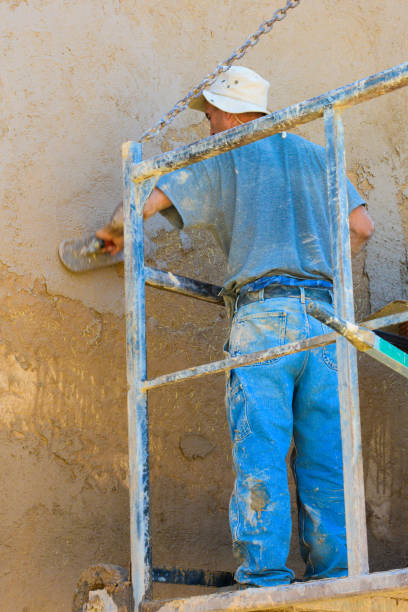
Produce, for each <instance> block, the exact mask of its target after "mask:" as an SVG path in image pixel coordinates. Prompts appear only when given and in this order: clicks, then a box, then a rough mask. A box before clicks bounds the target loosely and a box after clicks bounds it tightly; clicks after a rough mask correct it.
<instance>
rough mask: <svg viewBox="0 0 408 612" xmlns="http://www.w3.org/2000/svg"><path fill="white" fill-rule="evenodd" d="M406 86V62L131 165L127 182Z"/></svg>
mask: <svg viewBox="0 0 408 612" xmlns="http://www.w3.org/2000/svg"><path fill="white" fill-rule="evenodd" d="M405 85H408V62H405V63H403V64H399V65H398V66H394V67H393V68H390V69H389V70H384V71H383V72H378V73H377V74H373V75H371V76H369V77H367V78H365V79H361V80H360V81H355V82H354V83H352V84H351V85H345V86H344V87H339V88H338V89H333V90H332V91H329V92H327V93H325V94H322V95H320V96H317V97H315V98H311V99H309V100H305V101H304V102H300V103H299V104H293V105H292V106H288V107H287V108H285V109H283V110H280V111H276V112H275V113H272V114H271V115H266V116H265V117H261V118H260V119H255V120H254V121H251V122H249V123H245V124H244V125H239V126H238V127H235V128H232V129H231V130H228V131H226V132H222V133H220V134H215V135H214V136H209V137H208V138H204V139H203V140H199V141H198V142H193V143H192V144H189V145H187V146H185V147H180V148H179V149H175V150H174V151H170V152H168V153H163V154H162V155H157V156H156V157H152V158H150V159H147V160H145V161H142V162H140V163H138V164H135V165H133V167H132V171H131V178H132V180H133V181H135V182H136V183H140V182H142V181H144V180H146V179H148V178H151V177H153V176H160V175H163V174H167V173H168V172H172V171H173V170H178V169H179V168H184V167H186V166H189V165H190V164H194V163H196V162H198V161H201V160H203V159H208V158H209V157H215V156H216V155H219V154H220V153H224V152H225V151H229V150H230V149H234V148H237V147H242V146H243V145H246V144H249V143H251V142H255V141H256V140H261V139H262V138H266V137H267V136H272V135H273V134H276V133H278V132H283V131H285V130H290V129H292V128H294V127H295V126H297V125H301V124H302V123H308V122H309V121H314V120H315V119H318V118H319V117H322V116H323V114H324V112H325V110H327V107H328V106H332V107H333V108H337V109H343V108H346V107H348V106H354V105H355V104H360V103H361V102H365V101H366V100H370V99H372V98H377V97H378V96H382V95H383V94H386V93H388V92H390V91H393V90H394V89H399V88H400V87H404V86H405Z"/></svg>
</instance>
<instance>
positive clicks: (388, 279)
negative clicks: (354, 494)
mask: <svg viewBox="0 0 408 612" xmlns="http://www.w3.org/2000/svg"><path fill="white" fill-rule="evenodd" d="M281 4H283V1H281V2H279V0H274V1H273V2H270V1H269V0H268V1H267V0H251V1H248V0H233V1H232V0H229V1H225V2H218V1H215V0H206V1H205V2H191V1H190V0H161V1H158V0H150V1H149V2H142V1H141V0H71V1H66V0H65V1H64V0H3V2H2V3H0V23H1V24H2V30H3V31H4V36H3V37H2V42H1V54H0V57H1V60H0V61H1V70H0V85H1V93H2V102H3V104H2V113H1V117H0V136H1V141H0V142H1V144H0V146H1V159H2V164H1V168H2V194H1V221H2V228H3V232H2V240H1V241H0V274H1V285H0V292H1V301H0V312H1V317H0V326H1V340H0V361H1V369H0V409H1V411H0V437H1V445H0V449H1V450H0V453H1V462H2V470H1V473H0V483H1V485H0V486H1V489H0V490H1V497H2V502H1V504H0V519H1V520H0V556H1V559H2V562H1V571H0V592H1V595H0V609H1V610H2V611H3V610H4V611H5V612H9V611H10V612H11V611H13V612H14V611H23V612H40V611H41V612H56V611H57V610H58V612H65V611H68V610H69V609H70V605H71V599H72V594H73V591H74V588H75V583H76V580H77V579H78V576H79V574H80V572H81V570H82V569H84V568H85V567H87V566H88V565H90V564H92V563H94V562H103V561H106V562H110V563H117V564H121V565H126V564H127V563H128V561H129V546H128V497H127V435H126V427H127V424H126V404H125V397H126V382H125V357H124V319H123V270H122V268H121V266H117V267H114V268H111V269H106V270H101V271H98V272H94V273H88V274H84V275H73V274H70V273H68V272H67V271H66V270H65V269H64V268H63V267H62V266H61V265H60V263H59V261H58V257H57V246H58V244H59V242H60V240H62V239H65V238H71V237H72V238H74V237H79V236H81V235H83V234H84V233H87V232H90V231H92V230H94V229H95V228H96V227H99V226H100V225H101V224H102V223H104V222H105V220H107V218H108V217H109V215H110V212H111V210H112V208H113V206H114V205H115V204H116V203H117V201H119V200H120V198H121V158H120V145H121V143H122V142H123V141H126V140H129V139H137V138H138V136H139V135H140V134H141V133H142V132H143V131H144V130H145V129H146V128H147V127H149V126H150V125H151V124H152V123H153V122H154V121H155V120H156V119H157V118H158V117H159V116H160V115H161V114H162V113H163V112H165V111H166V110H168V109H169V108H170V107H171V106H172V105H173V103H174V102H175V101H176V100H177V99H179V98H180V97H181V96H183V95H184V94H185V93H186V91H188V90H189V89H190V87H191V86H192V85H193V84H194V83H196V82H198V81H199V80H201V78H202V77H203V76H204V75H205V74H207V73H208V72H209V71H210V70H211V69H212V68H213V67H214V66H215V65H216V64H217V63H218V62H219V61H220V60H222V59H224V58H225V57H227V56H228V55H229V53H230V51H231V49H232V48H234V47H235V46H237V45H238V44H240V43H241V42H242V40H243V39H244V38H245V37H246V36H247V34H248V33H250V32H252V31H254V30H255V29H256V28H257V26H258V24H259V23H260V21H262V19H264V18H266V17H269V16H270V15H271V14H272V12H273V11H274V10H275V9H276V8H278V7H279V6H280V5H281ZM407 18H408V7H407V4H406V1H405V0H372V1H371V2H369V3H367V2H363V1H360V0H359V1H355V0H309V1H308V2H302V3H301V5H300V6H299V8H298V9H297V10H296V11H292V12H291V13H290V15H289V16H288V18H287V19H286V20H285V21H284V22H282V23H281V24H278V25H277V26H276V29H275V30H274V31H273V32H272V34H270V35H269V36H268V37H266V38H265V39H264V40H262V41H261V42H260V43H259V45H258V46H257V47H256V48H255V49H254V50H252V51H251V52H250V54H248V56H247V58H245V60H244V62H243V63H245V65H248V66H250V67H252V68H254V69H255V70H257V71H259V72H260V73H261V74H262V75H264V76H265V77H266V78H268V79H269V80H270V81H271V83H272V86H271V95H270V106H271V108H273V109H278V108H282V107H284V106H286V105H288V104H290V103H293V102H296V101H298V100H301V99H305V98H308V97H311V96H313V95H317V94H319V93H323V92H324V91H327V90H329V89H332V88H334V87H337V86H340V85H343V84H345V83H348V82H351V81H353V80H356V79H358V78H362V77H364V76H366V75H368V74H371V73H374V72H377V71H380V70H383V69H385V68H388V67H390V66H392V65H394V64H398V63H401V62H402V61H404V60H405V59H406V56H407V49H408V43H407V37H406V29H407ZM407 110H408V103H407V92H406V91H399V92H395V93H393V94H390V95H388V96H386V97H384V98H382V99H378V100H376V101H372V102H369V103H366V104H365V105H363V106H360V107H356V108H354V109H350V110H348V111H346V112H345V114H344V118H345V126H346V142H347V159H348V167H349V170H350V175H351V177H352V178H353V179H354V181H355V183H356V185H357V186H358V187H359V188H360V190H361V192H362V193H364V194H365V195H366V197H367V201H368V204H369V210H370V214H371V215H372V217H373V218H374V220H375V222H376V229H377V231H376V234H375V237H374V238H373V239H372V241H371V243H370V244H369V246H368V248H367V251H366V253H363V254H362V255H360V256H359V258H358V259H357V261H356V262H355V271H356V277H355V278H356V302H357V310H358V313H359V315H364V314H367V313H368V312H370V311H371V310H373V309H376V308H378V307H380V306H382V305H383V304H385V303H387V302H389V301H391V300H393V299H397V298H405V299H407V297H408V295H407V293H408V292H407V241H408V214H407V202H408V174H407V148H406V147H407V145H406V143H407V142H408V138H407V137H408V127H407V122H406V115H407ZM206 133H207V126H206V122H205V121H204V120H203V118H202V117H201V116H200V115H199V114H197V113H194V112H193V111H188V112H185V113H184V114H183V115H182V116H181V117H179V118H178V119H177V120H176V122H175V123H174V125H173V126H172V127H171V128H170V129H169V130H168V131H167V132H166V133H165V134H164V135H163V136H162V137H160V138H159V139H157V140H156V142H155V143H153V144H149V145H147V146H146V147H145V153H146V155H151V154H152V153H155V152H159V151H163V150H167V149H168V148H171V147H173V146H177V145H179V144H180V143H184V142H189V141H192V140H195V139H197V138H199V137H201V136H204V135H206ZM301 133H302V134H304V135H305V136H306V137H309V138H311V139H313V140H315V141H317V142H320V143H323V131H322V126H321V123H320V122H319V123H314V124H310V125H308V126H306V127H305V128H303V129H302V132H301ZM169 229H170V228H169V226H167V225H166V224H165V223H164V222H163V221H160V220H152V221H151V222H149V224H148V226H147V234H148V240H149V244H148V246H149V249H148V252H149V263H150V264H151V265H154V266H157V267H162V268H166V267H168V269H171V270H173V271H179V272H181V273H184V274H187V275H191V276H195V277H197V278H202V279H207V280H211V281H214V282H221V281H222V276H223V261H222V257H221V255H220V253H219V251H218V249H217V247H216V245H215V244H214V243H213V242H212V241H211V239H210V238H209V237H208V236H206V235H205V234H204V233H203V232H198V231H196V232H190V234H189V235H187V234H182V235H181V236H180V235H179V234H178V233H177V232H175V231H169ZM147 327H148V335H149V358H150V361H149V373H150V374H151V375H153V374H155V373H159V372H165V371H170V370H172V369H178V368H181V367H183V366H187V365H188V364H193V363H199V362H204V361H205V360H209V359H213V358H215V357H217V356H219V355H220V354H221V347H222V344H223V337H224V335H225V333H226V321H225V315H224V312H223V310H222V309H220V308H218V307H216V306H207V305H204V304H201V303H196V302H192V301H190V300H188V299H187V298H182V297H177V296H167V295H165V294H157V293H155V292H154V290H149V291H148V311H147ZM380 375H381V376H380ZM361 388H362V396H361V399H362V414H363V434H364V448H365V468H366V481H367V501H368V510H369V513H368V526H369V533H370V556H371V560H372V567H373V568H376V569H379V568H388V567H397V566H402V565H404V564H406V551H407V549H408V539H407V535H406V528H405V526H404V523H405V525H406V519H407V505H406V498H407V495H406V489H405V490H404V485H405V481H406V474H407V471H408V462H407V452H406V448H407V447H406V440H407V438H408V436H407V429H408V417H407V414H406V410H404V404H405V403H406V395H407V384H406V383H405V382H404V381H403V380H402V379H398V378H397V377H396V376H395V377H394V376H393V375H390V374H389V373H387V372H385V370H384V369H383V368H380V366H373V365H372V364H371V362H369V361H368V360H362V361H361ZM222 395H223V379H222V377H218V378H215V379H211V380H204V381H203V382H200V383H194V384H193V383H188V384H184V383H183V384H182V385H180V386H179V387H178V388H174V389H170V390H162V391H157V392H155V393H152V394H151V444H152V507H153V551H154V553H153V554H154V562H155V564H157V565H170V566H172V565H184V566H185V567H189V566H190V567H203V568H213V569H232V568H233V561H232V556H231V553H230V542H229V533H228V524H227V518H226V514H227V505H228V498H229V491H230V487H231V482H232V474H231V464H230V456H229V452H230V448H229V442H228V438H227V429H226V424H225V421H224V408H223V399H222ZM197 446H198V447H199V449H202V450H201V451H200V452H198V454H197V450H196V449H197ZM203 449H204V450H203ZM207 451H208V453H207ZM206 453H207V454H206ZM292 558H293V560H294V563H295V565H296V567H297V568H298V569H299V570H300V563H299V561H298V557H297V553H296V550H295V549H294V552H293V554H292Z"/></svg>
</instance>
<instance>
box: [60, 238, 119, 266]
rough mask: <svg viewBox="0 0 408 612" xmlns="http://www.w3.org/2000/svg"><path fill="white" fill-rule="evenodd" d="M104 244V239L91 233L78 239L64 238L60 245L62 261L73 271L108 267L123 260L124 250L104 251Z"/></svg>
mask: <svg viewBox="0 0 408 612" xmlns="http://www.w3.org/2000/svg"><path fill="white" fill-rule="evenodd" d="M104 246H105V243H104V241H103V240H101V239H100V238H97V237H96V236H95V234H91V235H90V236H86V237H85V238H78V239H77V240H63V241H62V242H61V244H60V245H59V248H58V254H59V257H60V260H61V262H62V263H63V264H64V266H65V267H66V268H68V270H71V272H86V271H87V270H96V269H97V268H106V267H107V266H113V265H114V264H117V263H119V262H121V261H123V251H120V252H119V253H117V254H116V255H110V254H109V253H103V252H102V249H103V248H104Z"/></svg>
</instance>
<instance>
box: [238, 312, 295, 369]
mask: <svg viewBox="0 0 408 612" xmlns="http://www.w3.org/2000/svg"><path fill="white" fill-rule="evenodd" d="M286 322H287V315H286V313H285V312H282V311H275V312H257V313H253V314H248V315H244V316H242V317H239V316H238V317H237V319H236V320H235V321H233V324H232V327H231V333H230V340H229V350H230V354H231V355H232V356H233V357H235V356H237V355H244V354H247V353H254V352H257V351H265V350H267V349H273V348H277V347H279V346H282V345H283V344H285V338H286ZM279 359H281V357H276V358H275V359H268V360H266V361H261V362H259V363H255V364H253V366H263V365H267V364H273V363H276V362H278V361H279ZM251 367H252V366H251Z"/></svg>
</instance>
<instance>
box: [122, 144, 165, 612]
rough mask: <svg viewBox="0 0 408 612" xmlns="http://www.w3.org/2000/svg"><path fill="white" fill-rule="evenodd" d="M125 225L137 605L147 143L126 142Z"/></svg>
mask: <svg viewBox="0 0 408 612" xmlns="http://www.w3.org/2000/svg"><path fill="white" fill-rule="evenodd" d="M122 158H123V183H124V190H123V191H124V200H123V205H124V226H125V292H126V346H127V352H126V355H127V381H128V440H129V496H130V546H131V561H132V588H133V599H134V605H135V610H138V608H139V604H140V603H141V601H142V600H143V598H145V597H146V598H151V596H152V561H151V543H150V497H149V431H148V412H147V394H146V392H143V390H142V384H143V382H144V381H145V380H146V328H145V269H144V253H143V206H144V203H145V201H146V198H147V197H148V196H149V194H150V193H151V191H152V189H153V187H154V185H155V183H156V180H157V179H153V180H152V179H150V180H148V181H145V182H144V183H141V184H139V185H137V186H135V185H134V183H133V181H132V180H131V178H130V177H131V171H132V166H133V165H134V164H135V163H138V162H140V161H141V159H142V145H141V144H139V143H136V142H128V143H125V144H124V145H123V147H122Z"/></svg>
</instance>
